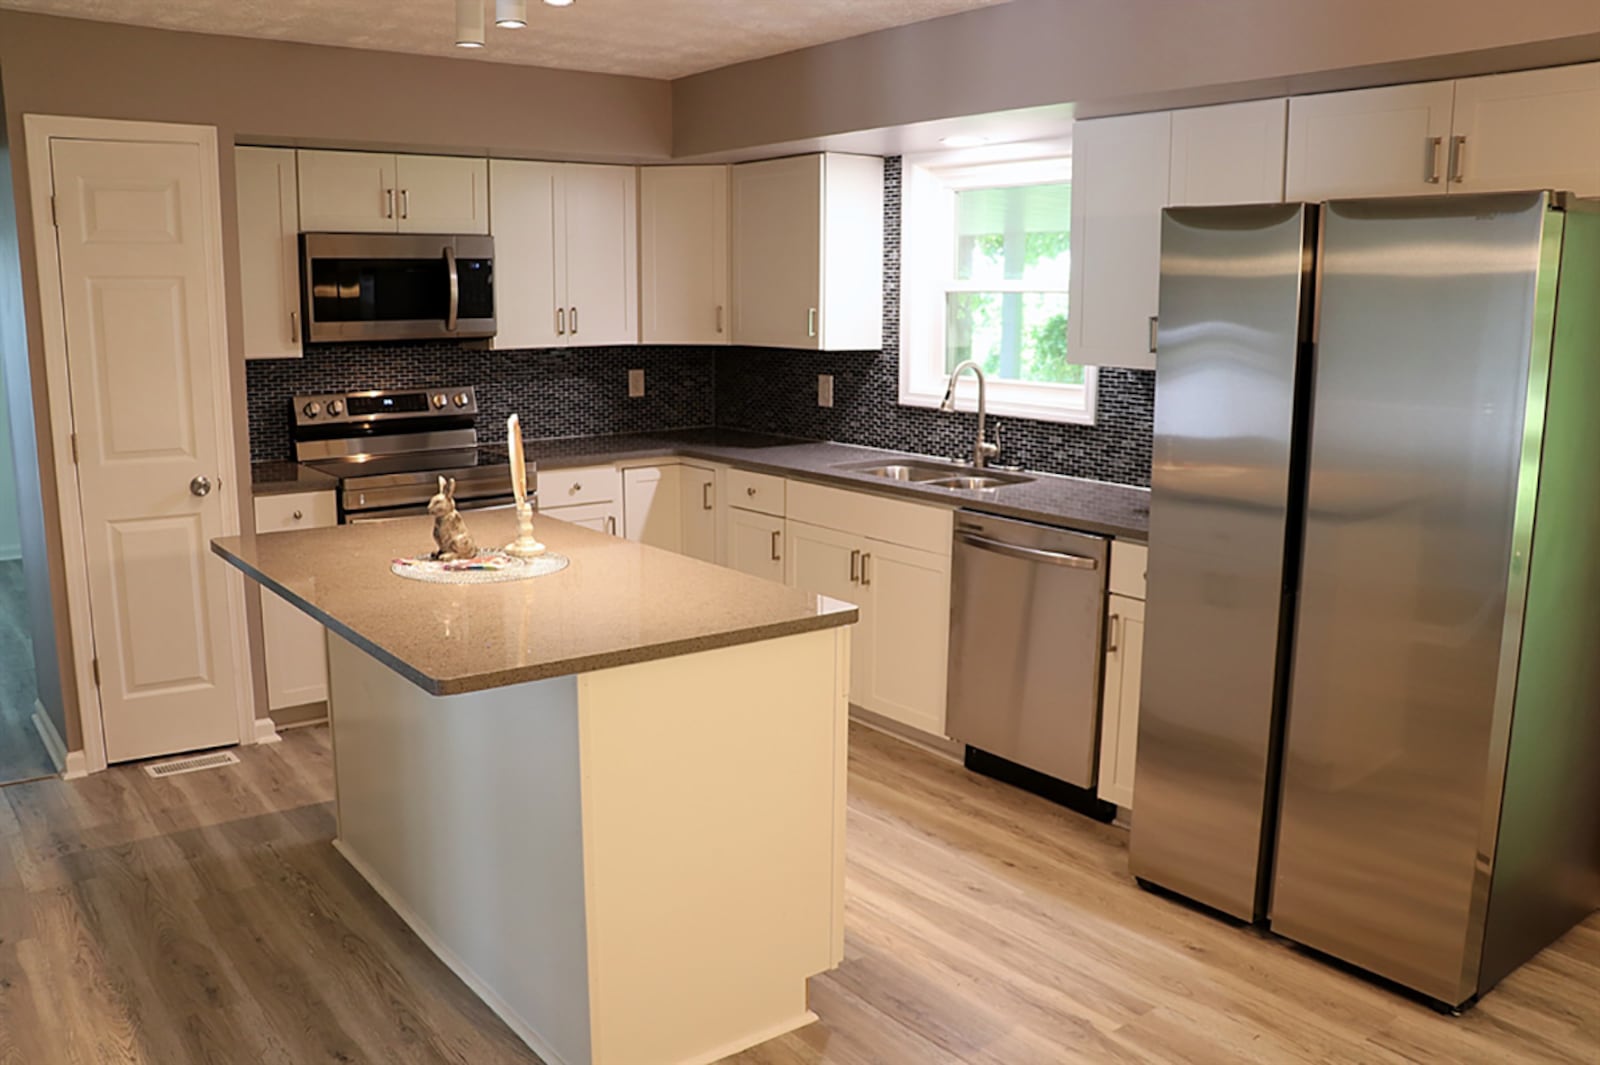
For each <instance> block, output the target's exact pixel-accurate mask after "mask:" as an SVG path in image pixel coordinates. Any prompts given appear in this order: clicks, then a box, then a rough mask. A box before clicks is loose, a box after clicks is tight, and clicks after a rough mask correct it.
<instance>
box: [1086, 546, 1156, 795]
mask: <svg viewBox="0 0 1600 1065" xmlns="http://www.w3.org/2000/svg"><path fill="white" fill-rule="evenodd" d="M1147 557H1148V555H1147V553H1146V550H1145V548H1144V547H1143V546H1142V545H1139V544H1125V543H1123V542H1122V541H1120V540H1119V541H1117V542H1116V543H1113V544H1112V545H1111V594H1110V595H1109V596H1107V598H1106V679H1105V688H1104V691H1103V692H1102V695H1101V703H1100V783H1099V786H1098V788H1097V789H1096V790H1097V791H1098V792H1099V795H1100V798H1102V799H1104V800H1105V801H1106V802H1110V803H1116V804H1117V805H1118V806H1120V807H1122V808H1123V809H1126V810H1131V809H1133V766H1134V761H1135V758H1136V757H1137V754H1138V748H1139V671H1140V670H1141V669H1142V668H1143V666H1144V589H1145V561H1146V559H1147ZM1129 593H1131V594H1129ZM1136 597H1137V598H1136Z"/></svg>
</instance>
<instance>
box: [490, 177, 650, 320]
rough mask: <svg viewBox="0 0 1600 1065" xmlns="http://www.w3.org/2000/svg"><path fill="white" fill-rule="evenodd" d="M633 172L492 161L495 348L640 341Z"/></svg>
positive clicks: (634, 179) (491, 211)
mask: <svg viewBox="0 0 1600 1065" xmlns="http://www.w3.org/2000/svg"><path fill="white" fill-rule="evenodd" d="M637 196H638V171H637V170H635V169H634V168H633V167H631V166H587V165H575V164H569V163H530V162H520V161H516V160H507V159H495V160H493V161H492V162H491V163H490V165H489V207H490V210H489V214H490V231H491V232H492V233H493V234H494V238H495V313H496V318H497V330H496V336H495V338H494V346H495V347H496V348H548V347H569V346H577V345H583V346H585V347H594V346H598V345H615V344H634V343H637V342H638V338H639V334H638V311H637V308H638V224H637V215H638V207H637Z"/></svg>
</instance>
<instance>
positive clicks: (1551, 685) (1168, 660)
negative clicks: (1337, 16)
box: [1131, 192, 1600, 1007]
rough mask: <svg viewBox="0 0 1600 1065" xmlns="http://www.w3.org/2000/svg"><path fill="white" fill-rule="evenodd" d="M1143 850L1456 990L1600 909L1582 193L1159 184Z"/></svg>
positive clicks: (1252, 906)
mask: <svg viewBox="0 0 1600 1065" xmlns="http://www.w3.org/2000/svg"><path fill="white" fill-rule="evenodd" d="M1161 270H1162V273H1161V302H1160V320H1159V332H1158V356H1157V369H1156V418H1155V433H1156V439H1155V454H1154V471H1153V477H1152V497H1151V507H1150V563H1149V592H1148V594H1149V599H1148V602H1147V608H1146V622H1145V625H1146V629H1145V652H1144V669H1143V677H1142V683H1143V692H1142V698H1141V702H1140V711H1139V713H1140V720H1139V748H1138V761H1137V766H1136V772H1135V780H1134V788H1135V796H1134V808H1133V815H1132V817H1133V822H1132V842H1131V864H1132V868H1133V872H1134V874H1135V875H1136V876H1137V877H1139V878H1140V880H1141V881H1142V882H1144V883H1146V884H1153V885H1157V886H1160V887H1162V888H1165V889H1168V890H1170V891H1173V892H1176V893H1178V894H1180V895H1183V896H1187V897H1189V898H1191V899H1194V900H1196V901H1198V902H1201V903H1204V904H1205V905H1207V906H1210V907H1214V908H1215V909H1217V910H1221V911H1223V912H1225V913H1227V914H1231V915H1233V916H1235V917H1237V918H1240V919H1242V920H1246V921H1256V922H1265V923H1266V924H1267V925H1268V926H1270V928H1271V929H1272V930H1273V931H1275V932H1277V933H1279V934H1281V935H1283V936H1286V937H1288V938H1290V939H1293V940H1296V941H1298V942H1300V943H1303V944H1306V945H1307V946H1310V947H1312V948H1315V949H1316V950H1319V951H1322V952H1325V953H1327V954H1329V955H1332V956H1334V957H1337V958H1339V959H1342V960H1344V961H1346V962H1349V963H1352V964H1354V965H1356V966H1358V967H1360V968H1362V969H1365V970H1368V971H1370V972H1372V973H1375V974H1378V975H1379V976H1382V977H1385V978H1388V979H1390V980H1393V981H1396V982H1398V983H1399V984H1402V985H1404V986H1405V987H1407V988H1411V989H1413V990H1414V991H1416V992H1419V993H1420V994H1422V995H1424V996H1426V997H1428V998H1430V999H1433V1000H1435V1001H1436V1002H1438V1003H1441V1004H1444V1005H1446V1006H1450V1007H1458V1006H1461V1005H1463V1004H1465V1003H1468V1002H1470V1001H1472V1000H1473V999H1475V998H1476V997H1477V996H1478V995H1479V994H1481V993H1482V992H1484V991H1485V990H1487V989H1488V988H1490V987H1492V986H1493V985H1494V984H1495V983H1496V982H1497V981H1499V980H1500V979H1501V978H1502V977H1503V976H1505V975H1506V974H1507V973H1509V972H1510V971H1511V970H1513V969H1514V968H1516V967H1517V966H1518V965H1520V964H1521V963H1522V962H1523V961H1525V960H1527V959H1528V958H1529V957H1531V956H1532V955H1533V954H1535V953H1537V952H1538V951H1539V950H1540V949H1542V948H1543V947H1544V946H1545V945H1547V944H1548V943H1550V942H1551V941H1553V940H1554V939H1556V938H1558V937H1559V936H1560V935H1561V934H1562V933H1563V932H1565V931H1566V930H1567V929H1569V928H1570V927H1571V926H1572V925H1574V924H1576V923H1577V922H1579V921H1581V920H1582V919H1583V918H1584V917H1585V916H1586V915H1587V914H1589V913H1590V912H1592V911H1593V910H1594V909H1595V908H1596V907H1597V906H1600V471H1597V466H1600V213H1597V208H1596V207H1595V206H1594V204H1592V203H1588V202H1584V201H1576V200H1572V199H1569V198H1566V197H1562V196H1558V195H1553V194H1550V193H1542V192H1541V193H1517V194H1496V195H1475V196H1457V195H1453V194H1452V195H1449V196H1440V197H1437V198H1432V199H1407V200H1364V201H1342V202H1333V203H1328V204H1324V205H1321V206H1316V205H1305V204H1274V205H1267V206H1244V207H1219V208H1174V209H1171V210H1169V211H1167V213H1166V216H1165V219H1164V221H1163V229H1162V258H1161Z"/></svg>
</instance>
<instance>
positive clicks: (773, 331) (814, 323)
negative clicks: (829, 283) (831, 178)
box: [733, 155, 822, 348]
mask: <svg viewBox="0 0 1600 1065" xmlns="http://www.w3.org/2000/svg"><path fill="white" fill-rule="evenodd" d="M821 280H822V157H821V156H819V155H803V156H797V157H795V158H792V159H774V160H771V161H768V162H761V163H742V164H740V165H738V166H735V167H734V168H733V340H734V343H736V344H749V345H754V346H757V347H772V348H818V347H820V346H821V339H820V336H819V332H820V330H819V328H818V320H817V315H818V313H819V311H820V310H821Z"/></svg>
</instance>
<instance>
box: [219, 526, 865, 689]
mask: <svg viewBox="0 0 1600 1065" xmlns="http://www.w3.org/2000/svg"><path fill="white" fill-rule="evenodd" d="M467 520H468V522H469V524H470V527H471V530H472V533H473V535H474V536H475V537H476V538H477V540H478V542H479V543H483V544H502V543H506V542H508V541H510V540H512V539H514V538H515V537H516V516H515V515H514V514H513V513H511V512H509V511H497V512H481V513H478V514H475V515H474V514H468V515H467ZM535 531H536V533H537V535H538V537H539V539H540V540H541V541H543V543H544V544H545V545H546V546H547V547H548V548H550V550H552V551H559V552H560V553H561V554H563V555H566V556H567V557H568V558H570V559H571V560H572V564H571V565H570V566H568V567H567V568H566V569H564V570H562V571H561V572H559V573H554V574H551V575H549V576H546V577H537V578H534V579H532V580H526V581H513V582H507V583H502V584H479V585H447V584H428V583H424V582H422V581H413V580H407V579H405V578H403V577H397V576H395V575H394V574H393V573H391V572H390V571H389V564H390V562H391V561H392V560H393V559H395V558H399V557H402V556H408V555H409V556H415V555H418V554H420V553H422V552H424V551H427V550H430V549H431V548H432V546H433V539H432V535H433V526H432V519H430V518H414V519H405V520H402V521H395V522H386V523H379V524H372V525H341V526H338V527H335V528H330V529H308V530H303V531H295V532H281V533H269V534H266V535H262V536H257V537H255V541H254V544H253V546H248V547H247V546H245V544H244V543H243V542H242V541H241V539H240V538H239V537H226V538H224V539H220V540H215V541H213V542H212V545H211V547H212V550H213V551H215V552H216V553H217V554H218V555H220V556H222V557H223V558H224V559H226V560H227V561H228V562H230V563H231V564H232V565H234V566H236V567H238V568H239V569H241V570H243V571H244V572H245V573H246V574H247V575H248V576H250V577H252V578H254V579H255V580H257V581H259V582H260V583H261V584H262V585H263V587H265V588H266V589H268V590H269V591H271V592H273V593H275V594H277V595H279V596H282V597H283V598H284V599H286V600H287V601H288V602H289V603H291V604H292V605H294V606H296V607H298V608H299V609H301V610H303V611H305V612H306V613H307V614H309V615H311V616H312V617H314V618H316V619H317V620H318V621H320V622H322V623H323V624H324V625H326V626H328V628H330V629H332V630H333V631H334V632H336V633H338V634H339V635H341V636H343V637H345V638H346V639H348V640H350V641H351V642H353V643H354V644H356V645H357V646H358V647H361V648H362V649H364V650H366V651H367V652H368V653H370V654H372V655H373V656H375V657H376V658H378V659H379V660H380V661H382V662H384V663H385V664H387V665H388V666H389V667H390V668H392V669H394V670H395V671H396V672H398V673H400V674H401V675H402V676H404V677H406V678H407V679H409V680H411V681H412V682H413V683H415V684H416V685H418V686H419V687H421V688H422V689H423V690H424V691H427V692H429V693H431V694H434V695H456V694H460V693H462V692H470V691H480V690H482V689H485V688H498V687H503V686H505V685H508V684H520V683H523V682H524V681H531V680H543V679H546V678H549V677H558V676H564V675H566V674H570V673H586V672H590V671H593V670H599V669H610V668H612V667H615V666H624V665H629V664H632V663H634V662H647V661H652V660H654V659H659V658H670V657H673V656H675V655H683V654H692V653H695V652H698V651H709V650H714V649H716V648H718V647H731V646H734V645H737V644H745V643H756V642H758V641H761V640H770V639H775V638H777V637H780V636H790V635H794V634H796V633H802V632H812V631H815V630H818V629H828V628H836V627H838V626H842V625H850V624H853V623H854V622H855V621H856V620H857V619H858V617H859V612H858V611H857V609H856V608H855V607H854V606H853V605H851V604H849V603H843V602H839V601H838V600H833V599H826V598H822V597H819V596H815V595H808V594H806V593H805V592H801V591H797V590H795V589H793V588H786V587H784V586H783V585H780V584H774V583H772V582H770V581H764V580H761V579H759V578H757V577H751V576H747V575H746V574H743V573H739V572H736V571H734V570H731V569H725V568H723V567H721V566H714V565H711V564H710V563H706V562H699V561H696V560H695V559H692V558H686V557H683V556H680V555H676V554H673V553H671V552H669V551H662V550H659V549H657V548H653V547H645V546H643V545H641V544H636V543H631V542H629V541H627V540H619V539H617V538H616V537H613V536H606V535H604V534H603V533H598V532H592V531H590V530H588V529H582V528H579V527H578V526H575V525H569V524H568V523H566V522H564V521H556V520H554V519H552V518H540V519H539V520H538V522H537V525H536V528H535Z"/></svg>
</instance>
